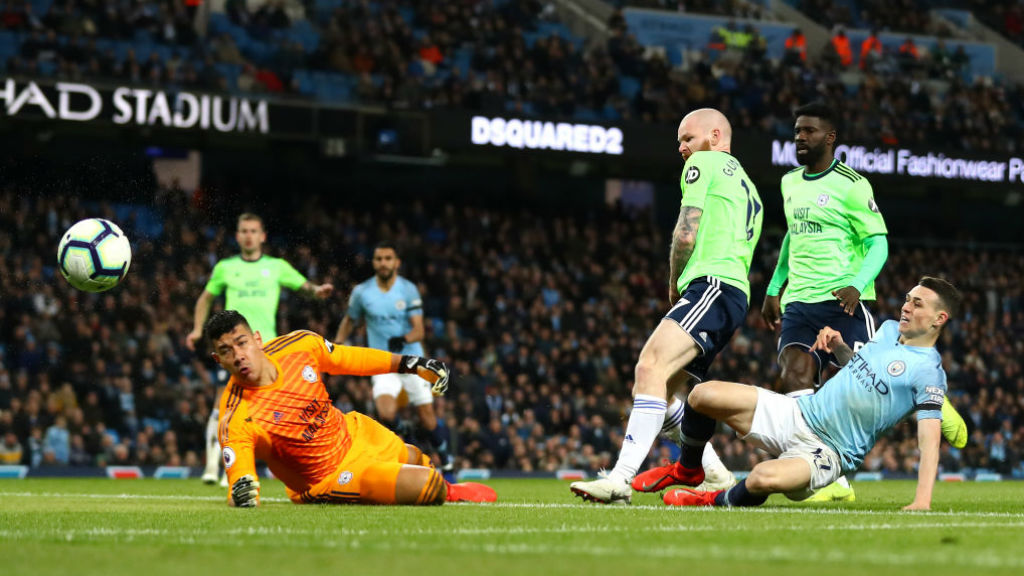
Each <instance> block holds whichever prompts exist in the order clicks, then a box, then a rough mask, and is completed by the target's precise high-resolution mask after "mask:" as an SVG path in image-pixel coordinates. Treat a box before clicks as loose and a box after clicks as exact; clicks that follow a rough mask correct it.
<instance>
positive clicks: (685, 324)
mask: <svg viewBox="0 0 1024 576" xmlns="http://www.w3.org/2000/svg"><path fill="white" fill-rule="evenodd" d="M746 317H747V295H746V294H744V293H743V291H742V290H740V289H739V288H736V287H735V286H730V285H729V284H725V283H724V282H722V281H721V280H719V279H718V278H715V277H714V276H703V277H701V278H695V279H694V280H693V281H691V282H690V284H689V286H687V287H686V291H685V292H683V296H682V298H680V299H679V302H677V303H676V305H675V306H673V307H672V309H671V310H669V311H668V314H665V318H667V319H669V320H671V321H673V322H675V323H676V324H678V325H679V326H680V327H681V328H682V329H683V330H685V331H686V333H687V334H689V335H690V336H691V337H693V341H694V342H696V343H697V346H698V347H699V348H700V350H701V353H700V354H699V355H698V356H697V357H696V358H695V359H694V360H693V362H690V364H689V365H688V366H687V367H686V371H687V372H689V373H690V374H691V375H693V377H694V378H696V379H697V380H699V381H703V380H704V379H705V378H706V377H707V372H708V368H710V367H711V361H712V360H714V359H715V356H717V355H718V353H719V352H721V351H722V349H723V348H725V347H726V346H728V345H729V339H730V338H732V334H733V332H735V331H736V329H737V328H739V327H740V326H741V325H742V324H743V322H744V320H745V319H746Z"/></svg>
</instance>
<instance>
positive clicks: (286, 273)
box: [277, 259, 306, 290]
mask: <svg viewBox="0 0 1024 576" xmlns="http://www.w3.org/2000/svg"><path fill="white" fill-rule="evenodd" d="M277 282H278V283H279V284H280V285H281V286H284V287H285V288H287V289H289V290H298V289H299V288H302V285H303V284H305V283H306V277H305V276H303V275H302V274H301V273H300V272H299V271H298V270H296V269H295V267H294V266H292V265H291V264H290V263H289V262H288V261H287V260H284V259H281V260H278V275H277Z"/></svg>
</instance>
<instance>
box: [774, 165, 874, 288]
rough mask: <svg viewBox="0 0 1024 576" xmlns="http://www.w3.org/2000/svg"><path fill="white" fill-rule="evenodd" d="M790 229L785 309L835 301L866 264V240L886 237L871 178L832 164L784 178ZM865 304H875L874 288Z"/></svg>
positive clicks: (785, 202) (872, 284)
mask: <svg viewBox="0 0 1024 576" xmlns="http://www.w3.org/2000/svg"><path fill="white" fill-rule="evenodd" d="M781 189H782V198H783V201H784V206H785V208H784V209H785V211H786V224H787V225H788V229H789V284H788V285H787V286H786V291H785V293H783V295H782V304H783V305H785V304H787V303H789V302H808V303H810V302H823V301H826V300H834V299H835V296H833V295H832V291H833V290H837V289H839V288H845V287H847V286H849V285H850V284H851V282H852V281H853V279H854V277H855V276H856V275H857V272H859V271H860V268H861V264H862V263H863V261H864V253H865V251H866V250H865V248H864V239H865V238H867V237H869V236H874V235H876V234H887V233H888V230H886V228H885V220H884V219H883V218H882V213H881V212H880V211H879V210H878V205H877V204H875V196H874V192H873V191H872V189H871V184H870V183H869V182H868V180H867V178H865V177H863V176H861V175H860V174H858V173H857V172H855V171H854V170H853V168H850V167H849V166H847V165H846V164H843V163H842V162H840V161H838V160H833V161H832V165H831V166H829V168H828V170H825V171H824V172H822V173H820V174H807V173H806V171H805V169H804V168H797V169H796V170H791V171H790V172H789V173H787V174H786V175H784V176H783V177H782V184H781ZM860 297H861V300H874V299H875V283H874V282H873V281H872V282H870V283H868V285H867V286H865V287H864V292H863V293H862V294H861V296H860Z"/></svg>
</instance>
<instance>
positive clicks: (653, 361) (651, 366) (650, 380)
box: [633, 354, 666, 394]
mask: <svg viewBox="0 0 1024 576" xmlns="http://www.w3.org/2000/svg"><path fill="white" fill-rule="evenodd" d="M660 372H661V370H660V366H658V360H657V358H655V357H654V356H653V355H643V354H641V355H640V359H639V360H637V363H636V367H635V368H634V374H635V376H636V378H635V381H634V384H633V393H634V394H650V393H651V392H652V391H656V390H664V388H665V385H666V384H665V379H664V378H659V374H660ZM659 385H660V386H659Z"/></svg>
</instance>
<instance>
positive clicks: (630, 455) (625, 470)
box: [611, 394, 668, 482]
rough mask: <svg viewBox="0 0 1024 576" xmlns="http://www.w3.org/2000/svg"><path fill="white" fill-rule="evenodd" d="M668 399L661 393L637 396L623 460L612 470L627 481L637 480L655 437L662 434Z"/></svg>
mask: <svg viewBox="0 0 1024 576" xmlns="http://www.w3.org/2000/svg"><path fill="white" fill-rule="evenodd" d="M667 407H668V402H665V400H664V399H663V398H659V397H657V396H649V395H647V394H637V395H636V398H634V399H633V411H632V412H631V413H630V414H629V423H628V424H626V437H625V438H624V439H623V440H622V450H621V451H620V452H619V461H618V462H616V463H615V468H614V469H613V470H612V471H611V475H612V476H616V477H618V478H620V479H622V480H624V481H626V482H630V481H632V480H633V477H635V476H636V472H637V470H639V469H640V466H642V465H643V463H644V460H646V459H647V454H649V453H650V451H651V446H652V445H653V444H654V439H655V438H657V437H658V432H660V431H661V426H662V424H663V423H664V422H665V410H666V408H667Z"/></svg>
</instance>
